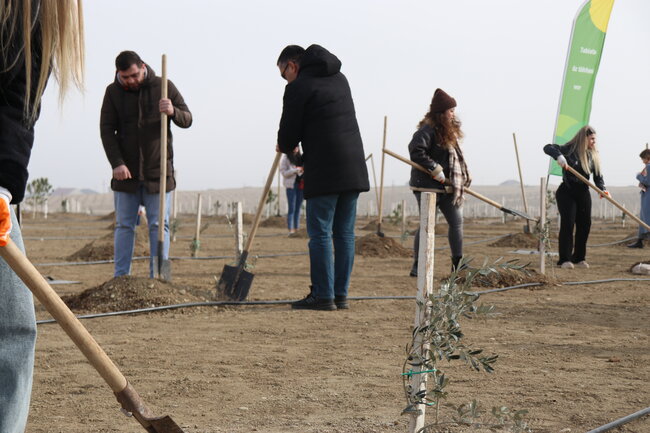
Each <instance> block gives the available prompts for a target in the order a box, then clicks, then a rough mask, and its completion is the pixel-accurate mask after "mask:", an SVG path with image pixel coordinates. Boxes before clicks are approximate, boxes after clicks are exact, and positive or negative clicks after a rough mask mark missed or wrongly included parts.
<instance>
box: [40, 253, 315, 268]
mask: <svg viewBox="0 0 650 433" xmlns="http://www.w3.org/2000/svg"><path fill="white" fill-rule="evenodd" d="M307 254H309V253H308V252H307V251H298V252H291V253H274V254H255V255H254V256H253V257H256V258H259V259H268V258H272V257H290V256H306V255H307ZM223 259H232V260H236V259H237V257H235V256H205V257H182V256H170V257H169V260H223ZM132 260H133V261H136V260H149V257H148V256H142V257H133V259H132ZM113 262H115V260H113V259H108V260H92V261H88V262H56V263H34V266H82V265H104V264H107V263H113Z"/></svg>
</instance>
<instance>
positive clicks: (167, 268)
mask: <svg viewBox="0 0 650 433" xmlns="http://www.w3.org/2000/svg"><path fill="white" fill-rule="evenodd" d="M160 87H161V91H160V93H161V95H160V98H161V99H165V98H167V55H165V54H163V56H162V82H161V84H160ZM166 192H167V114H165V113H160V186H159V195H160V202H159V206H158V248H157V250H158V254H157V255H156V257H154V273H155V274H156V277H157V278H159V279H161V280H164V281H171V279H172V269H171V265H170V263H169V259H165V258H164V251H163V249H164V248H163V247H164V244H165V215H166V214H167V212H166V209H165V194H166Z"/></svg>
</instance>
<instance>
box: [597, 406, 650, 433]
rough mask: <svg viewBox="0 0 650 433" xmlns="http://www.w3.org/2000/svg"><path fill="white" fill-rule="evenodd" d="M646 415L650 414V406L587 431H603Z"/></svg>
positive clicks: (601, 432) (598, 432)
mask: <svg viewBox="0 0 650 433" xmlns="http://www.w3.org/2000/svg"><path fill="white" fill-rule="evenodd" d="M644 415H650V407H646V408H645V409H641V410H640V411H638V412H634V413H633V414H631V415H628V416H624V417H623V418H619V419H617V420H616V421H612V422H610V423H609V424H605V425H602V426H600V427H598V428H595V429H593V430H589V431H588V432H587V433H603V432H606V431H609V430H611V429H613V428H616V427H619V426H621V425H623V424H626V423H628V422H630V421H634V420H635V419H637V418H641V417H642V416H644Z"/></svg>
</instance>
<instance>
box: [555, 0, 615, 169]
mask: <svg viewBox="0 0 650 433" xmlns="http://www.w3.org/2000/svg"><path fill="white" fill-rule="evenodd" d="M613 6H614V0H587V1H585V2H584V4H583V5H582V6H581V7H580V9H579V10H578V14H577V15H576V18H575V19H574V20H573V30H572V31H571V40H570V42H569V52H568V53H567V61H566V66H565V69H564V80H563V82H562V93H561V95H560V104H559V107H558V113H557V120H556V123H555V133H554V134H553V139H554V143H556V144H564V143H566V142H567V141H569V140H570V139H571V138H573V136H574V135H575V134H576V132H578V130H579V129H580V128H582V127H583V126H585V125H587V124H588V123H589V115H590V114H591V97H592V95H593V92H594V84H595V82H596V75H597V74H598V66H599V65H600V57H601V55H602V52H603V45H604V44H605V35H606V34H607V24H608V23H609V16H610V15H611V13H612V7H613ZM549 174H554V175H556V176H561V175H562V169H561V168H560V166H559V165H557V163H556V162H555V161H554V160H552V159H551V165H550V167H549Z"/></svg>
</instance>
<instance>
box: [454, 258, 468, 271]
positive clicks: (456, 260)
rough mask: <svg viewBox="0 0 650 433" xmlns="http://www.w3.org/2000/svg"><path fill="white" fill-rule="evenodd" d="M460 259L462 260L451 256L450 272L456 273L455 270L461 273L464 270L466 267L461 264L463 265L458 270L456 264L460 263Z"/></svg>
mask: <svg viewBox="0 0 650 433" xmlns="http://www.w3.org/2000/svg"><path fill="white" fill-rule="evenodd" d="M462 258H463V256H453V257H452V258H451V272H456V269H458V270H459V271H462V270H463V269H465V268H466V267H467V265H465V264H464V263H463V265H462V266H461V267H460V268H458V264H459V263H460V261H461V259H462Z"/></svg>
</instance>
